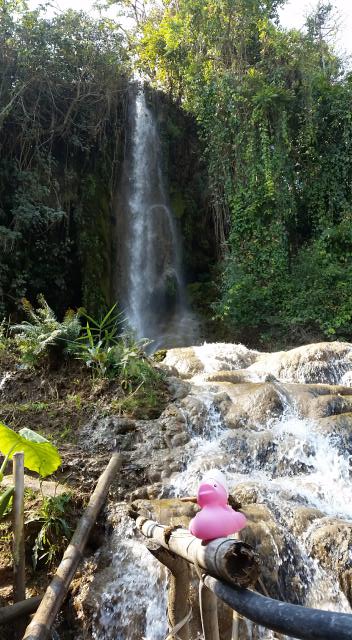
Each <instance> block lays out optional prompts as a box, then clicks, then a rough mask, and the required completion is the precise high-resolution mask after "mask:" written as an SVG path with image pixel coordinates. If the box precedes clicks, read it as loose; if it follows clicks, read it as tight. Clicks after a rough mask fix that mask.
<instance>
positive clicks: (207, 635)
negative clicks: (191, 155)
mask: <svg viewBox="0 0 352 640" xmlns="http://www.w3.org/2000/svg"><path fill="white" fill-rule="evenodd" d="M199 607H200V616H201V620H202V627H203V637H204V640H220V636H219V620H218V599H217V597H216V595H215V594H214V593H213V592H212V591H210V590H209V589H208V587H206V586H205V584H203V583H202V582H200V583H199Z"/></svg>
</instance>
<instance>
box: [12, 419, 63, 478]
mask: <svg viewBox="0 0 352 640" xmlns="http://www.w3.org/2000/svg"><path fill="white" fill-rule="evenodd" d="M0 451H1V452H2V453H3V455H4V456H5V460H4V462H3V464H2V467H1V469H0V481H1V480H2V478H3V474H4V469H5V467H6V464H7V462H8V460H11V459H12V457H13V454H14V453H16V452H17V451H22V452H23V453H24V466H25V467H27V469H30V470H31V471H35V472H36V473H38V474H39V475H40V476H41V477H42V478H45V477H46V476H48V475H50V474H51V473H54V471H56V469H57V468H58V467H59V466H60V464H61V458H60V456H59V454H58V451H57V449H56V447H54V445H53V444H51V442H49V440H47V439H46V438H44V437H43V436H41V435H39V433H36V432H35V431H32V430H31V429H28V428H23V429H21V430H20V431H19V432H18V433H16V431H13V430H12V429H10V428H9V427H6V426H5V425H4V424H2V423H1V422H0Z"/></svg>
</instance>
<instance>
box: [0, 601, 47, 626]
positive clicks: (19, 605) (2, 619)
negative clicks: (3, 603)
mask: <svg viewBox="0 0 352 640" xmlns="http://www.w3.org/2000/svg"><path fill="white" fill-rule="evenodd" d="M41 599H42V596H34V597H33V598H27V600H22V602H16V604H11V605H9V606H8V607H0V626H2V625H4V624H9V623H10V622H14V621H15V620H18V619H19V618H24V617H26V616H29V615H30V614H31V613H34V612H35V611H36V609H38V606H39V604H40V602H41Z"/></svg>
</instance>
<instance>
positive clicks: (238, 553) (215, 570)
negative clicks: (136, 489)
mask: <svg viewBox="0 0 352 640" xmlns="http://www.w3.org/2000/svg"><path fill="white" fill-rule="evenodd" d="M136 525H137V527H138V529H139V530H140V531H141V532H142V533H143V534H144V535H145V536H146V537H147V538H152V539H153V540H155V541H156V542H158V543H159V544H160V545H161V546H162V547H164V548H165V549H168V551H171V552H172V553H175V554H176V555H178V556H181V558H183V559H184V560H187V562H190V563H192V564H194V565H195V567H198V568H200V569H201V570H203V571H205V572H206V573H208V574H210V575H212V576H214V577H216V578H222V579H223V580H226V582H228V583H230V584H235V585H240V586H243V587H247V586H249V585H251V584H254V583H255V582H256V580H257V578H258V573H259V560H258V554H257V553H255V551H254V550H253V549H252V548H251V547H250V545H248V544H246V543H245V542H241V541H240V540H233V539H231V538H217V539H216V540H211V541H210V542H208V543H207V544H203V542H202V540H199V539H198V538H195V537H194V536H192V534H191V533H189V531H188V530H187V529H177V530H175V531H173V532H172V533H171V535H170V536H167V539H166V537H165V533H166V529H167V528H166V527H164V526H163V525H161V524H158V523H157V522H154V521H153V520H148V519H146V518H143V517H141V516H139V517H137V519H136Z"/></svg>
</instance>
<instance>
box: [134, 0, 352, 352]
mask: <svg viewBox="0 0 352 640" xmlns="http://www.w3.org/2000/svg"><path fill="white" fill-rule="evenodd" d="M281 4H283V3H282V2H276V1H271V0H267V1H265V0H264V1H263V0H164V2H163V3H162V5H160V3H155V5H154V8H153V9H152V10H150V12H149V15H148V17H147V18H146V19H144V21H142V22H140V23H139V25H138V26H139V33H138V37H137V39H136V48H137V52H138V60H139V64H140V66H141V68H142V69H143V70H144V71H145V72H146V73H148V74H149V76H150V78H151V80H152V82H153V83H154V84H155V85H156V86H159V87H162V88H163V89H164V90H165V91H168V92H170V93H171V95H172V96H173V97H174V99H175V100H177V101H179V102H180V104H181V105H182V106H183V108H185V109H187V110H189V111H191V112H192V113H193V114H194V116H195V118H196V119H197V122H198V124H199V127H200V130H201V134H202V138H203V141H204V150H205V154H206V159H207V166H208V173H209V181H210V191H211V199H212V209H213V217H214V224H215V228H216V231H217V234H218V242H219V244H220V246H221V249H222V266H221V269H220V279H219V299H218V303H217V304H216V313H217V316H218V318H219V319H221V320H223V321H225V322H226V324H227V326H228V328H229V329H230V330H231V331H232V332H233V333H234V334H237V335H240V334H241V331H242V333H244V335H246V332H247V334H248V331H249V332H250V327H252V328H253V330H254V331H255V332H256V331H257V329H258V328H259V329H260V331H262V333H263V335H264V339H265V340H267V339H268V338H269V337H270V335H273V336H274V337H275V338H276V339H277V338H279V339H280V336H281V338H282V339H288V340H290V341H291V342H293V341H297V340H298V341H300V340H303V341H304V340H307V339H309V337H310V336H312V337H314V336H319V335H320V336H321V335H325V336H328V337H334V336H339V337H348V336H351V329H352V326H351V317H352V305H351V294H352V263H351V255H352V253H351V249H352V235H351V233H352V232H351V228H352V227H351V179H352V173H351V168H352V167H351V158H352V155H351V151H352V148H351V134H352V120H351V98H352V95H351V90H352V78H351V76H350V75H349V74H348V73H345V72H344V70H343V68H342V65H341V63H340V61H339V59H338V58H337V56H336V55H335V54H334V52H333V50H332V49H331V47H330V45H329V43H328V42H327V41H326V40H325V38H324V33H325V31H324V24H325V23H326V22H328V21H329V16H330V13H331V10H332V7H331V5H330V3H327V4H324V3H320V4H319V6H318V8H317V11H316V13H315V14H314V15H312V16H311V17H310V18H309V20H308V29H307V30H306V32H305V33H302V32H299V31H296V30H288V31H287V30H284V29H282V28H280V26H279V25H278V19H277V9H278V7H279V6H280V5H281ZM326 32H328V31H326Z"/></svg>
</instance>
